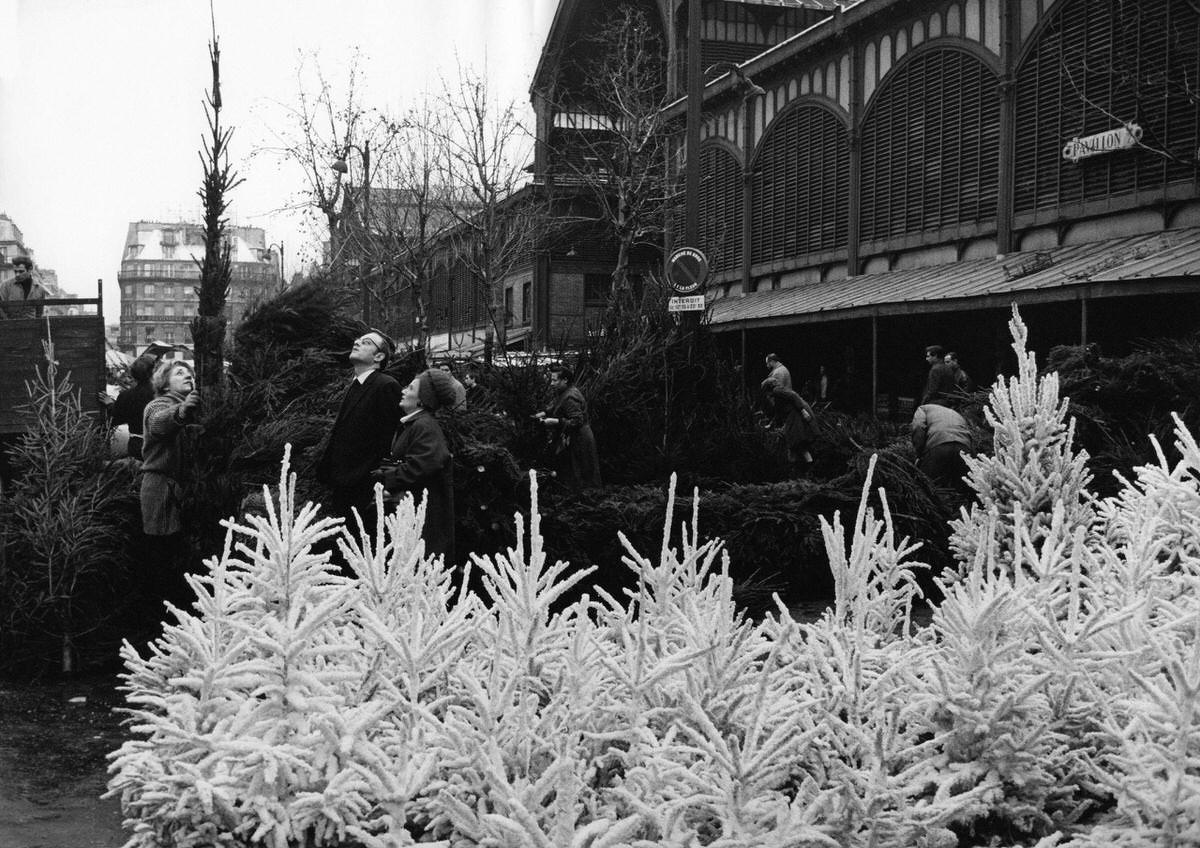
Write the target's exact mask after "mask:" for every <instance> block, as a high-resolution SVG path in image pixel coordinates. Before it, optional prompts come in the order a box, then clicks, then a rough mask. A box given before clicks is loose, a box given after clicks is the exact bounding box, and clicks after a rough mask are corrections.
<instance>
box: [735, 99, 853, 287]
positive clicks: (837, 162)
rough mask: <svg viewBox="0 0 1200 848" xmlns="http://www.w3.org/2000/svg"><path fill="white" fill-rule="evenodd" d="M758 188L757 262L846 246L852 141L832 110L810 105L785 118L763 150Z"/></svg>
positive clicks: (757, 172)
mask: <svg viewBox="0 0 1200 848" xmlns="http://www.w3.org/2000/svg"><path fill="white" fill-rule="evenodd" d="M752 185H753V193H754V209H753V213H752V218H751V220H752V224H753V226H752V237H751V244H752V250H751V257H752V262H754V263H755V264H757V263H761V262H771V261H775V260H780V259H795V258H798V257H803V256H806V255H809V254H812V253H818V252H821V251H827V250H836V249H839V248H844V247H846V243H847V239H848V233H849V221H850V217H849V208H850V204H849V200H850V140H849V135H848V133H847V132H846V127H845V125H844V124H843V123H842V122H841V120H839V119H838V117H837V116H836V115H835V114H833V113H832V112H831V111H829V110H828V109H825V108H822V107H820V106H816V105H811V104H805V105H801V106H798V107H796V108H793V109H791V110H789V111H787V112H785V113H784V114H783V115H781V116H780V117H779V118H778V119H777V120H776V121H775V122H774V123H773V124H772V125H771V127H770V128H769V129H768V130H767V133H766V135H765V136H764V138H763V140H762V143H761V145H760V147H759V154H758V159H757V160H756V162H755V167H754V175H753V183H752Z"/></svg>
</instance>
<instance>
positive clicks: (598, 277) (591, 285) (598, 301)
mask: <svg viewBox="0 0 1200 848" xmlns="http://www.w3.org/2000/svg"><path fill="white" fill-rule="evenodd" d="M611 289H612V277H611V276H609V275H608V274H584V275H583V302H584V304H585V305H587V306H603V305H604V304H606V303H608V293H609V291H610V290H611Z"/></svg>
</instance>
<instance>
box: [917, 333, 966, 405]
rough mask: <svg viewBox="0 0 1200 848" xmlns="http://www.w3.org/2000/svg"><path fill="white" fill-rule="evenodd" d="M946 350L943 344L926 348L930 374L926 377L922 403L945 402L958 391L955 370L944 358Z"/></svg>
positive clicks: (926, 359)
mask: <svg viewBox="0 0 1200 848" xmlns="http://www.w3.org/2000/svg"><path fill="white" fill-rule="evenodd" d="M945 355H946V351H945V350H944V349H943V348H942V346H941V345H930V346H929V347H927V348H925V361H926V362H928V363H929V376H928V377H926V378H925V390H924V391H923V392H922V393H921V404H926V403H945V402H946V401H947V400H949V399H950V398H951V397H953V396H954V394H955V393H956V392H957V391H958V386H957V385H956V384H955V382H954V371H953V370H952V369H951V368H950V366H949V365H947V364H946V363H945V361H944V359H943V357H944V356H945Z"/></svg>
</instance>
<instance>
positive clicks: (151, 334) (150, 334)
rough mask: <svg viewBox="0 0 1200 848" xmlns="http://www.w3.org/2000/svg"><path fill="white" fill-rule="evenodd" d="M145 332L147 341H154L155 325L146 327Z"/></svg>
mask: <svg viewBox="0 0 1200 848" xmlns="http://www.w3.org/2000/svg"><path fill="white" fill-rule="evenodd" d="M143 332H144V333H145V334H146V336H145V337H146V341H148V342H150V341H154V325H153V324H148V325H146V327H144V328H143Z"/></svg>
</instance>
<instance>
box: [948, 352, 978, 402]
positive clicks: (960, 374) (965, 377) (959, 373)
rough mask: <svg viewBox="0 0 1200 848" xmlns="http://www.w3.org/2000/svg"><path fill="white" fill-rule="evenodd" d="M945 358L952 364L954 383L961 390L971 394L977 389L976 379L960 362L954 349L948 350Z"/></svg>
mask: <svg viewBox="0 0 1200 848" xmlns="http://www.w3.org/2000/svg"><path fill="white" fill-rule="evenodd" d="M943 360H944V361H945V363H946V364H947V365H949V366H950V373H952V374H953V375H954V385H955V387H957V389H958V390H959V391H960V392H963V393H964V394H969V393H971V392H973V391H975V381H974V380H972V379H971V376H970V375H969V374H967V372H966V370H964V369H963V367H962V366H961V365H959V364H958V354H957V353H955V352H954V351H950V352H948V353H947V354H946V355H945V357H943Z"/></svg>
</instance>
